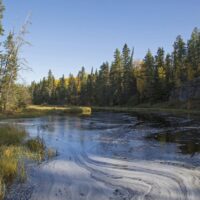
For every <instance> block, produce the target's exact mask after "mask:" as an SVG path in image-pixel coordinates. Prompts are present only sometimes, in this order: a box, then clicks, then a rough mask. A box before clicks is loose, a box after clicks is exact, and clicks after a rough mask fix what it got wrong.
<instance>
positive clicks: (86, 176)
mask: <svg viewBox="0 0 200 200" xmlns="http://www.w3.org/2000/svg"><path fill="white" fill-rule="evenodd" d="M7 121H8V122H9V123H15V124H17V125H20V126H23V127H25V128H26V129H27V131H28V132H29V134H30V136H31V137H36V136H40V137H42V138H43V139H44V141H45V143H46V144H47V146H48V147H52V148H55V149H57V151H58V156H57V157H55V158H53V159H52V160H50V161H46V162H44V163H42V164H40V165H38V166H34V167H33V168H31V170H30V171H29V174H28V181H27V183H25V184H24V185H23V186H20V187H19V188H15V195H14V197H13V196H12V195H11V196H10V197H9V198H10V199H20V198H21V199H31V200H57V199H58V200H134V199H138V200H142V199H147V200H150V199H152V200H157V199H158V200H161V199H162V200H168V199H169V200H179V199H180V200H186V199H188V200H199V199H200V129H199V127H200V126H199V121H198V120H190V119H189V118H176V117H172V116H167V117H165V116H164V117H156V116H151V117H146V116H144V115H136V114H135V115H134V114H132V115H130V114H126V113H112V112H109V113H106V112H99V113H93V114H92V115H91V116H89V117H84V116H82V117H81V116H46V117H40V118H33V119H15V120H7ZM21 190H27V191H28V193H29V194H28V195H25V196H26V197H23V198H22V197H20V195H24V194H27V193H26V191H25V192H23V191H21ZM9 198H7V199H9Z"/></svg>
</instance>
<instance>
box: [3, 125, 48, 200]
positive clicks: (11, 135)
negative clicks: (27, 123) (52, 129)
mask: <svg viewBox="0 0 200 200" xmlns="http://www.w3.org/2000/svg"><path fill="white" fill-rule="evenodd" d="M26 138H27V133H26V131H25V130H24V129H22V128H19V127H16V126H14V125H4V126H1V127H0V200H2V199H3V197H4V194H5V191H6V188H7V186H9V185H10V184H12V182H13V181H14V180H15V179H17V180H18V181H19V182H24V181H25V180H26V169H25V164H24V162H25V161H26V160H30V159H31V160H36V161H42V160H43V159H44V158H45V155H46V154H45V150H46V147H45V144H44V141H43V140H42V139H40V138H39V137H37V138H34V139H29V140H26Z"/></svg>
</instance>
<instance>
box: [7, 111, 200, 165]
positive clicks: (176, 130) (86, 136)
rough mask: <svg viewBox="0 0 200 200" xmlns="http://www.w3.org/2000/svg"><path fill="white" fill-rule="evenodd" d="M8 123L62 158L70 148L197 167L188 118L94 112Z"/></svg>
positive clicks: (197, 145) (198, 146) (199, 145)
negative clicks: (57, 152)
mask: <svg viewBox="0 0 200 200" xmlns="http://www.w3.org/2000/svg"><path fill="white" fill-rule="evenodd" d="M11 121H12V122H14V123H17V124H19V125H22V126H24V127H25V128H26V129H27V130H28V132H29V133H30V135H31V136H33V137H34V136H37V135H39V136H41V137H42V138H43V139H44V140H45V141H46V143H47V145H50V146H52V147H53V148H56V149H58V151H60V152H62V153H61V154H60V155H63V156H64V155H65V154H66V152H67V151H69V148H68V147H69V146H70V147H72V148H74V149H76V150H77V151H79V152H85V153H91V154H93V155H103V156H107V157H116V158H120V159H127V160H132V159H140V160H171V161H183V162H188V163H192V164H195V165H198V166H199V165H200V137H199V134H200V132H199V130H198V127H199V125H198V124H195V127H197V128H196V129H195V128H193V129H192V128H191V127H192V126H193V124H192V123H193V122H192V121H191V122H190V119H183V118H182V119H181V121H180V119H179V118H175V117H168V118H166V116H162V117H159V116H155V115H141V114H137V115H136V114H135V115H128V114H123V113H94V114H93V115H92V116H90V117H80V116H79V117H78V116H47V117H41V118H34V119H16V120H9V122H11ZM195 123H196V122H195ZM198 123H199V122H198ZM186 124H187V125H186ZM183 125H184V127H183ZM193 127H194V126H193ZM188 155H189V156H188Z"/></svg>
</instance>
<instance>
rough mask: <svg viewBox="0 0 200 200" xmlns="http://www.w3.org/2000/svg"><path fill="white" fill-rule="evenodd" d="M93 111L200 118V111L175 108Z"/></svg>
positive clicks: (124, 108) (105, 108)
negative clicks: (164, 114)
mask: <svg viewBox="0 0 200 200" xmlns="http://www.w3.org/2000/svg"><path fill="white" fill-rule="evenodd" d="M92 111H95V112H98V111H107V112H109V111H110V112H127V113H145V114H147V113H149V114H151V113H152V114H161V113H166V114H173V115H188V114H190V115H194V116H200V110H198V109H196V110H188V109H175V108H159V107H97V106H95V107H92Z"/></svg>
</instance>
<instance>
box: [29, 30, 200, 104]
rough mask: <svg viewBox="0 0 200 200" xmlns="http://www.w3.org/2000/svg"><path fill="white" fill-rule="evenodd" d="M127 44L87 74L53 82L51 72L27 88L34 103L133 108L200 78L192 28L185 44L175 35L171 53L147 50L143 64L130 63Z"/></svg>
mask: <svg viewBox="0 0 200 200" xmlns="http://www.w3.org/2000/svg"><path fill="white" fill-rule="evenodd" d="M133 54H134V51H133V50H130V49H129V47H128V46H127V44H125V45H124V47H123V49H122V51H120V50H118V49H116V50H115V52H114V60H113V62H112V63H111V64H109V63H108V62H105V63H103V64H102V65H101V66H100V69H99V70H95V71H94V70H93V69H92V70H91V73H89V74H87V73H86V72H85V69H84V67H82V69H81V70H80V71H79V73H78V74H77V76H76V77H74V76H73V75H72V74H70V75H69V77H67V78H65V77H64V75H63V76H62V77H61V78H60V79H59V80H56V79H55V77H54V76H53V74H52V72H51V71H49V73H48V76H47V77H45V78H43V79H42V80H41V81H40V82H39V83H35V82H33V83H32V84H31V87H30V91H31V95H32V100H33V103H34V104H58V105H59V104H71V105H99V106H115V105H135V104H139V103H143V102H149V103H156V102H163V101H168V100H169V96H170V93H171V91H172V90H173V89H174V88H176V87H180V86H181V85H182V84H183V83H185V82H187V81H189V80H193V79H195V78H196V77H199V76H200V30H199V29H197V28H195V29H194V30H193V32H192V34H191V38H190V39H189V40H188V41H187V42H185V41H184V40H183V39H182V37H181V36H178V37H177V38H176V40H175V42H174V44H173V52H172V53H171V54H169V53H167V54H166V53H165V51H164V49H163V48H161V47H159V48H158V50H157V53H156V55H155V56H154V55H152V53H151V51H150V50H148V51H147V54H146V55H145V57H144V59H143V60H142V61H135V60H133Z"/></svg>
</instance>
